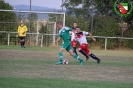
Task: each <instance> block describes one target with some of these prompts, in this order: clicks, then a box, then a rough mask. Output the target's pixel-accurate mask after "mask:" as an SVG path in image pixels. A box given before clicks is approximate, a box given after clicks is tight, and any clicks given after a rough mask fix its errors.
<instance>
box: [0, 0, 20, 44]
mask: <svg viewBox="0 0 133 88" xmlns="http://www.w3.org/2000/svg"><path fill="white" fill-rule="evenodd" d="M0 9H3V10H12V9H13V8H12V6H11V5H9V4H8V3H5V1H4V0H0ZM16 19H17V17H16V14H15V13H14V12H4V11H0V31H12V32H14V31H15V32H16V28H17V25H16V23H14V22H15V21H16ZM14 36H15V34H14V35H13V34H12V35H11V37H14ZM13 41H14V40H13ZM0 43H1V44H7V34H4V33H0Z"/></svg>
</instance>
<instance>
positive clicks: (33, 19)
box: [27, 13, 38, 32]
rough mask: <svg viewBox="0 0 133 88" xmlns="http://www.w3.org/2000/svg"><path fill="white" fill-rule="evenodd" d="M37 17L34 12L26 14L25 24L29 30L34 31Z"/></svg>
mask: <svg viewBox="0 0 133 88" xmlns="http://www.w3.org/2000/svg"><path fill="white" fill-rule="evenodd" d="M37 19H38V16H37V14H36V13H30V14H29V15H28V21H29V25H27V26H28V28H29V32H36V24H37V23H36V22H37Z"/></svg>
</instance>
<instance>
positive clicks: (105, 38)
mask: <svg viewBox="0 0 133 88" xmlns="http://www.w3.org/2000/svg"><path fill="white" fill-rule="evenodd" d="M105 50H107V37H106V38H105Z"/></svg>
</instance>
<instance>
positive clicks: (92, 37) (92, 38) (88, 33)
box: [88, 32, 96, 42]
mask: <svg viewBox="0 0 133 88" xmlns="http://www.w3.org/2000/svg"><path fill="white" fill-rule="evenodd" d="M88 35H89V36H90V37H91V38H92V40H93V41H94V42H96V39H95V38H94V37H93V36H92V34H91V33H90V32H89V33H88Z"/></svg>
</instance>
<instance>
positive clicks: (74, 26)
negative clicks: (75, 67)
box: [71, 22, 78, 55]
mask: <svg viewBox="0 0 133 88" xmlns="http://www.w3.org/2000/svg"><path fill="white" fill-rule="evenodd" d="M77 25H78V24H77V22H74V23H73V28H72V31H71V45H72V47H73V53H75V54H76V55H78V54H77V51H76V45H77V41H74V39H75V34H76V33H77V30H76V27H77Z"/></svg>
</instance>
